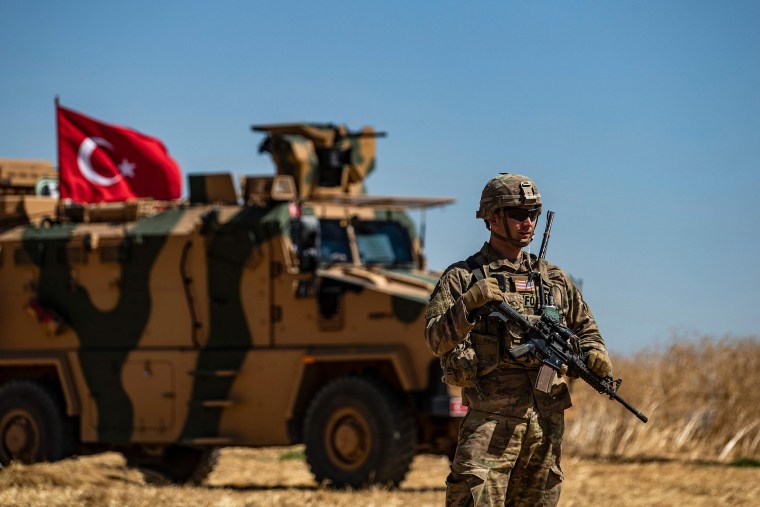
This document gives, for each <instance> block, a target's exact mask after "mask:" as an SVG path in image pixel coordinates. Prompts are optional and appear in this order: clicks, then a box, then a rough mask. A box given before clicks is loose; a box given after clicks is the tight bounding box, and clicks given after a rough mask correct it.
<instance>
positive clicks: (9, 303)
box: [0, 124, 461, 487]
mask: <svg viewBox="0 0 760 507" xmlns="http://www.w3.org/2000/svg"><path fill="white" fill-rule="evenodd" d="M254 130H255V131H257V132H261V133H263V134H264V135H265V139H264V141H263V142H262V144H261V147H260V151H262V152H265V153H269V154H270V155H271V157H272V159H273V160H274V162H275V165H276V174H274V175H270V176H251V177H244V178H242V179H241V182H240V185H237V186H236V185H235V184H234V181H233V177H232V176H231V175H230V174H201V175H190V176H189V198H188V199H186V200H183V201H181V202H157V201H152V200H137V201H128V202H120V203H101V204H75V203H71V202H66V201H62V200H59V199H57V198H56V197H55V196H54V194H55V192H54V191H51V189H54V185H52V184H51V180H52V181H53V182H54V181H55V176H56V172H55V170H54V169H53V168H52V167H51V166H50V165H49V164H47V165H46V164H44V163H37V162H25V161H9V160H0V187H1V189H0V323H1V325H2V334H0V463H2V464H3V465H4V464H8V463H9V462H11V461H13V460H17V461H21V462H25V463H31V462H36V461H42V460H51V461H52V460H58V459H62V458H65V457H67V456H71V455H74V454H83V453H89V452H97V451H101V450H106V449H110V450H117V451H120V452H122V453H124V455H125V456H126V457H127V459H128V462H129V463H130V464H132V465H135V466H139V467H142V468H147V469H153V470H157V471H159V472H162V473H163V474H165V475H166V476H167V477H168V478H169V479H171V480H173V481H176V482H189V483H197V482H199V481H201V480H202V479H203V478H204V477H205V476H206V474H208V472H210V471H211V469H212V467H213V465H214V463H215V460H216V456H217V454H218V453H217V450H218V449H219V448H220V447H222V446H272V445H289V444H294V443H304V444H305V448H306V455H307V460H308V463H309V465H310V466H311V469H312V471H313V473H314V476H315V477H316V479H317V480H318V481H320V482H323V481H324V482H327V483H329V484H332V485H334V486H352V487H360V486H365V485H368V484H372V483H380V484H388V485H396V484H398V483H399V482H400V481H401V480H402V479H403V478H404V476H405V474H406V472H407V470H408V467H409V464H410V462H411V460H412V458H413V456H414V454H415V453H417V452H432V453H440V454H447V453H451V452H452V451H453V449H454V446H455V443H456V433H457V430H458V425H459V419H458V416H460V415H461V411H460V410H459V403H458V398H457V395H458V393H456V392H453V391H450V388H449V387H447V386H446V385H444V384H443V383H442V382H441V380H440V378H441V371H440V367H439V365H438V361H437V360H436V359H435V358H434V357H433V356H432V355H431V354H430V352H429V351H428V350H427V349H426V346H425V341H424V338H423V329H424V311H425V307H426V304H427V301H428V297H429V294H430V292H431V291H432V289H433V287H434V284H435V282H436V280H437V276H436V274H435V273H431V272H429V271H426V269H425V261H424V255H423V252H422V248H421V247H422V245H421V242H420V237H419V236H418V234H417V232H416V231H415V224H414V222H413V221H412V220H411V219H410V216H409V214H408V213H409V210H413V209H424V208H429V207H432V206H441V205H445V204H448V203H450V202H451V199H445V198H402V197H387V196H385V197H384V196H373V195H370V194H367V193H365V191H364V183H365V179H366V177H367V176H368V175H369V174H370V173H371V171H372V170H373V168H374V166H375V143H376V138H377V137H379V136H380V135H382V134H379V133H375V132H374V131H373V130H372V129H370V128H365V129H363V130H360V131H357V132H352V131H349V130H348V129H347V128H346V127H344V126H336V125H331V124H283V125H260V126H255V127H254ZM238 188H239V190H238ZM39 194H48V195H39Z"/></svg>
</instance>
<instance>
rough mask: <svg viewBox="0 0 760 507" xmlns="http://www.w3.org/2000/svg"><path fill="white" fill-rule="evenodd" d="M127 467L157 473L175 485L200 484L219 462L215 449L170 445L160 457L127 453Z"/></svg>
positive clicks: (217, 450) (216, 449) (217, 451)
mask: <svg viewBox="0 0 760 507" xmlns="http://www.w3.org/2000/svg"><path fill="white" fill-rule="evenodd" d="M126 455H127V465H128V466H130V467H135V468H141V469H143V470H149V471H151V472H157V473H159V474H161V475H162V476H163V477H165V478H166V479H167V480H169V481H170V482H173V483H175V484H194V485H198V484H201V483H202V482H203V481H204V480H205V479H206V478H207V477H208V475H209V474H210V473H211V472H212V471H213V470H214V467H215V466H216V463H217V461H219V449H218V448H217V447H205V448H204V447H189V446H183V445H172V446H169V447H167V448H166V449H164V452H163V453H162V454H161V455H160V456H151V455H145V454H140V453H135V452H128V453H126Z"/></svg>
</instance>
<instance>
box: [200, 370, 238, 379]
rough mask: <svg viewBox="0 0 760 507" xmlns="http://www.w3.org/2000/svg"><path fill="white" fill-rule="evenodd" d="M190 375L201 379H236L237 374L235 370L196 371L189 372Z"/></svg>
mask: <svg viewBox="0 0 760 507" xmlns="http://www.w3.org/2000/svg"><path fill="white" fill-rule="evenodd" d="M191 374H192V375H195V376H196V377H203V378H211V377H216V378H232V377H237V375H238V372H237V370H196V371H193V372H191Z"/></svg>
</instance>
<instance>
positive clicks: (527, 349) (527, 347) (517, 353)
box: [509, 343, 536, 360]
mask: <svg viewBox="0 0 760 507" xmlns="http://www.w3.org/2000/svg"><path fill="white" fill-rule="evenodd" d="M535 348H536V347H535V345H533V344H532V343H525V344H523V345H518V346H517V347H513V348H511V349H509V357H511V358H512V359H515V360H517V359H520V358H521V357H522V356H524V355H525V354H530V353H531V352H533V350H534V349H535Z"/></svg>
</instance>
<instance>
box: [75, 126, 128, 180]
mask: <svg viewBox="0 0 760 507" xmlns="http://www.w3.org/2000/svg"><path fill="white" fill-rule="evenodd" d="M98 146H100V147H102V148H108V149H111V150H112V149H113V146H111V143H109V142H108V141H106V140H105V139H103V138H102V137H85V138H84V141H82V144H80V145H79V153H78V154H77V165H78V166H79V171H80V172H81V173H82V176H84V178H85V179H86V180H87V181H89V182H90V183H92V184H94V185H98V186H101V187H110V186H111V185H115V184H116V183H118V182H119V181H121V180H122V178H123V177H124V176H127V177H129V178H134V176H135V164H133V163H132V162H130V161H129V160H127V159H122V161H121V163H120V164H119V171H120V172H121V174H117V175H116V176H111V177H110V178H109V177H106V176H103V175H102V174H98V173H97V172H96V171H95V170H94V169H93V168H92V161H91V160H90V159H91V157H92V153H93V152H94V151H95V148H97V147H98Z"/></svg>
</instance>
